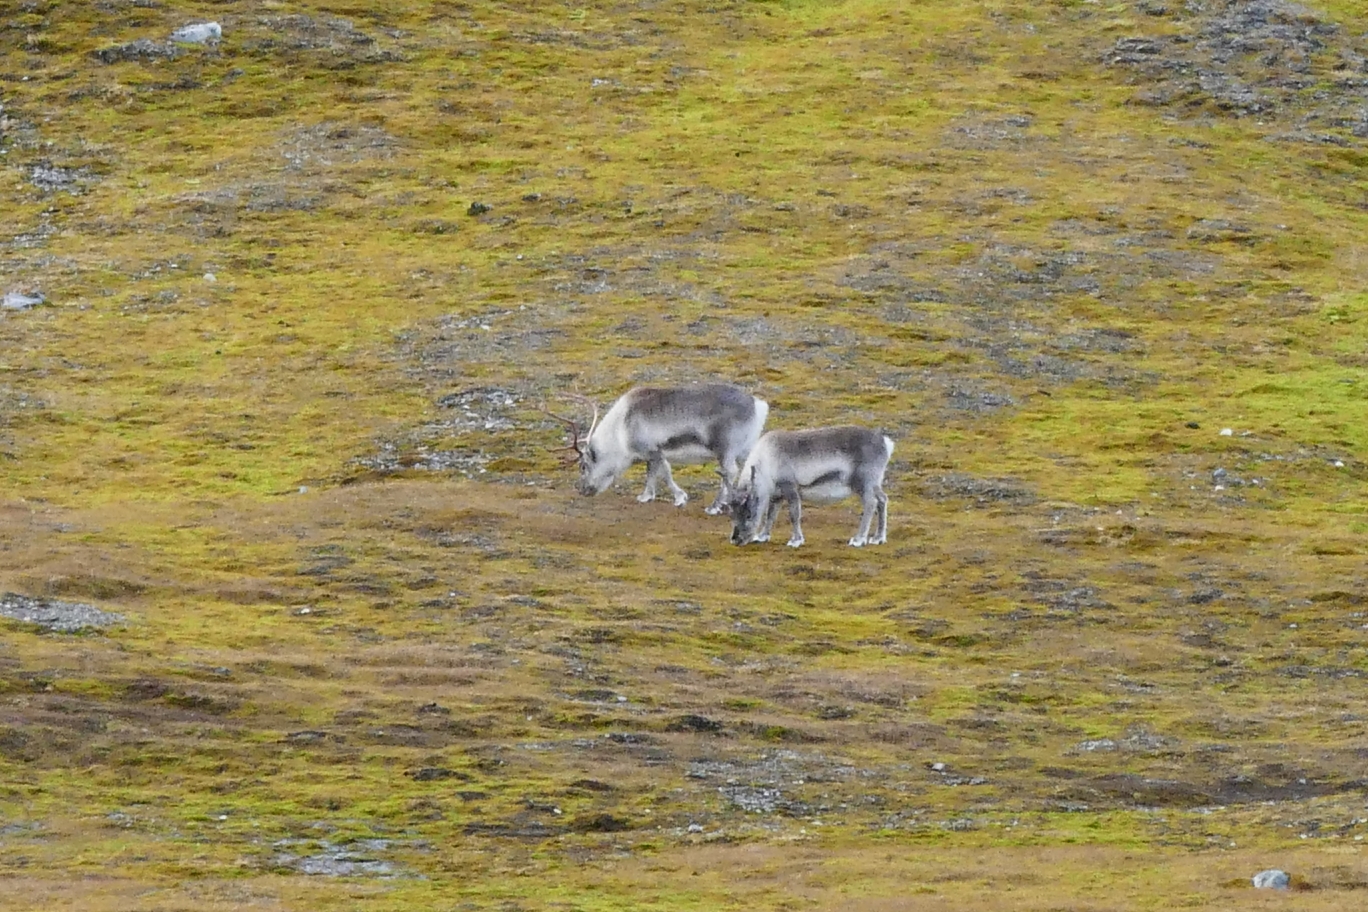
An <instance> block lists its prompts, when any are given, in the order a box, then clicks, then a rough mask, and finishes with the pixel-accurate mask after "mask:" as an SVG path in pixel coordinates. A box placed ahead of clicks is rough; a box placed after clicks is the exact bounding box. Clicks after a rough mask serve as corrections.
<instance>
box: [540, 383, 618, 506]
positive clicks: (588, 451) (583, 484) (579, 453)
mask: <svg viewBox="0 0 1368 912" xmlns="http://www.w3.org/2000/svg"><path fill="white" fill-rule="evenodd" d="M564 395H565V397H566V398H567V399H572V400H574V401H576V402H580V403H585V404H588V405H591V406H593V409H594V417H593V419H592V420H591V421H590V422H589V430H588V431H586V432H585V433H584V434H583V435H582V436H581V434H580V425H579V422H577V421H574V420H572V419H570V418H564V417H562V416H560V415H557V414H555V413H553V412H547V411H546V409H542V411H543V412H546V414H548V415H550V416H551V417H552V418H555V419H556V420H557V421H559V422H561V423H562V424H564V425H565V426H566V430H567V431H568V432H569V434H570V443H569V444H568V445H567V446H564V447H560V449H561V450H570V451H572V452H571V453H569V454H567V458H566V460H565V464H566V465H570V464H572V463H573V464H575V465H578V466H579V480H577V481H576V482H575V490H577V491H579V492H580V493H581V494H584V495H585V496H588V497H592V496H593V495H595V494H599V493H602V492H603V490H604V489H605V488H607V487H608V486H609V485H610V484H612V483H613V479H614V478H616V477H617V476H618V474H619V473H620V472H621V469H619V468H616V467H612V468H613V469H615V470H614V471H607V472H605V471H604V468H605V465H604V463H605V460H603V459H602V458H601V455H602V454H601V453H600V452H599V447H598V446H597V445H596V444H595V442H594V428H596V427H598V418H599V410H598V405H597V404H595V403H593V402H591V401H590V400H589V399H588V398H586V397H584V396H579V395H576V394H572V393H566V394H564Z"/></svg>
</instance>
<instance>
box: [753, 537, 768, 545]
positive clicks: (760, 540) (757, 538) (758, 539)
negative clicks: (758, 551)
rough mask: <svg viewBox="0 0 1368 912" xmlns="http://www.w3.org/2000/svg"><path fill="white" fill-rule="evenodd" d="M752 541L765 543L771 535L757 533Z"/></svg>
mask: <svg viewBox="0 0 1368 912" xmlns="http://www.w3.org/2000/svg"><path fill="white" fill-rule="evenodd" d="M751 541H753V542H760V543H761V544H764V543H765V542H767V541H769V535H757V536H755V537H754V538H752V539H751Z"/></svg>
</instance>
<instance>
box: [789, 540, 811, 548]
mask: <svg viewBox="0 0 1368 912" xmlns="http://www.w3.org/2000/svg"><path fill="white" fill-rule="evenodd" d="M805 541H807V539H804V538H790V539H789V540H788V546H789V547H790V548H801V547H802V546H803V542H805Z"/></svg>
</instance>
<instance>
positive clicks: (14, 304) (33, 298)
mask: <svg viewBox="0 0 1368 912" xmlns="http://www.w3.org/2000/svg"><path fill="white" fill-rule="evenodd" d="M46 300H47V298H45V297H43V293H42V292H35V293H33V294H23V293H22V292H18V291H8V292H5V296H4V298H0V307H4V309H5V310H28V309H29V308H30V307H37V306H38V305H39V304H42V303H43V302H44V301H46Z"/></svg>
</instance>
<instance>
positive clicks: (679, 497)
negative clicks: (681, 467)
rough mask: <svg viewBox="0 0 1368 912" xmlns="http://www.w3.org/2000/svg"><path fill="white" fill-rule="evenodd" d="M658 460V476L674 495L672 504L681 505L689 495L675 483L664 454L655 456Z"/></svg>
mask: <svg viewBox="0 0 1368 912" xmlns="http://www.w3.org/2000/svg"><path fill="white" fill-rule="evenodd" d="M657 458H658V459H659V460H660V469H659V472H660V477H661V478H663V479H665V487H667V488H669V489H670V494H671V495H673V496H674V505H675V506H676V507H682V506H684V505H685V504H686V503H688V502H689V495H688V494H686V493H685V492H684V489H683V488H681V487H680V486H679V485H677V484H675V480H674V475H672V474H671V473H670V464H669V463H668V462H666V461H665V457H664V456H657Z"/></svg>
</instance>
